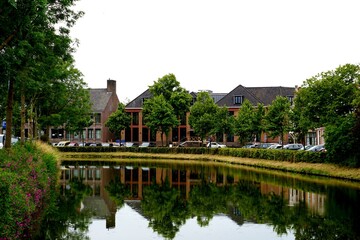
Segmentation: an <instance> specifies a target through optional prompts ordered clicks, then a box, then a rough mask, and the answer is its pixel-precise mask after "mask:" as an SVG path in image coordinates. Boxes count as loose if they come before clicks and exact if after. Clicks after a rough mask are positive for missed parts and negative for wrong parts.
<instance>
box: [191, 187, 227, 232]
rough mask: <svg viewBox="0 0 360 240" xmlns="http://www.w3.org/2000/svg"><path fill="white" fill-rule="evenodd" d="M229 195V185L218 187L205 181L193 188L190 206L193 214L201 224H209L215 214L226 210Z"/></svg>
mask: <svg viewBox="0 0 360 240" xmlns="http://www.w3.org/2000/svg"><path fill="white" fill-rule="evenodd" d="M228 195H229V194H228V188H227V187H217V186H216V185H215V184H213V183H207V182H205V181H202V184H200V185H197V186H195V187H194V188H193V189H192V190H191V192H190V198H189V208H190V211H191V214H192V215H193V216H196V218H197V222H198V224H199V225H200V226H207V225H209V222H210V220H211V219H212V218H213V217H214V215H215V214H219V213H225V212H226V210H227V207H226V199H227V196H228Z"/></svg>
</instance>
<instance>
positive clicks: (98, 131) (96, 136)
mask: <svg viewBox="0 0 360 240" xmlns="http://www.w3.org/2000/svg"><path fill="white" fill-rule="evenodd" d="M95 138H96V139H101V129H95Z"/></svg>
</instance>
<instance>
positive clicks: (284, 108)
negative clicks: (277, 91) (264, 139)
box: [265, 96, 290, 144]
mask: <svg viewBox="0 0 360 240" xmlns="http://www.w3.org/2000/svg"><path fill="white" fill-rule="evenodd" d="M289 128H290V102H289V100H288V99H287V98H286V97H281V96H278V97H276V99H275V100H274V101H273V102H272V104H271V105H270V106H269V109H268V111H267V113H266V115H265V129H266V131H267V132H268V133H269V136H270V137H272V138H275V137H280V139H281V143H282V144H284V134H285V133H287V132H288V131H289Z"/></svg>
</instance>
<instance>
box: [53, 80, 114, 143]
mask: <svg viewBox="0 0 360 240" xmlns="http://www.w3.org/2000/svg"><path fill="white" fill-rule="evenodd" d="M89 93H90V101H91V108H92V116H91V118H92V120H93V124H92V125H91V126H90V127H88V128H85V129H83V131H82V133H69V132H66V131H65V129H63V128H61V127H59V128H51V129H50V133H49V139H50V142H59V141H71V142H79V143H80V142H86V143H89V142H92V143H101V142H110V141H115V139H114V134H112V133H111V132H110V131H109V129H108V128H107V127H106V126H105V123H106V121H107V119H108V118H109V116H110V114H111V113H113V112H115V111H116V110H117V108H118V106H119V103H120V102H119V98H118V96H117V94H116V81H115V80H111V79H109V80H107V86H106V88H90V89H89ZM80 134H81V135H80Z"/></svg>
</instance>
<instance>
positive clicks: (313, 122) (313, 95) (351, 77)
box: [295, 64, 360, 166]
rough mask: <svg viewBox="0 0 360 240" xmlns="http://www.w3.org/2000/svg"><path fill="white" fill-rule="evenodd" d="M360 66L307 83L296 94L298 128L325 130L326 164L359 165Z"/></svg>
mask: <svg viewBox="0 0 360 240" xmlns="http://www.w3.org/2000/svg"><path fill="white" fill-rule="evenodd" d="M359 82H360V66H359V65H352V64H346V65H343V66H339V67H338V68H336V69H335V70H332V71H327V72H323V73H320V74H318V75H316V76H314V77H312V78H310V79H307V80H306V81H305V82H304V84H303V86H302V88H301V89H300V90H299V92H298V93H297V97H296V99H295V104H296V105H295V106H296V108H298V109H300V110H301V111H300V110H299V111H298V113H300V114H301V115H300V117H299V119H300V120H299V121H298V124H299V125H304V126H307V127H308V129H313V128H318V127H325V129H326V130H325V142H326V149H327V160H328V161H330V162H335V163H346V164H348V165H355V166H358V165H360V150H359V148H358V146H357V145H358V143H359V127H358V126H359V122H360V120H359V105H360V104H359V103H360V101H359V100H358V99H359V95H360V90H359Z"/></svg>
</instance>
